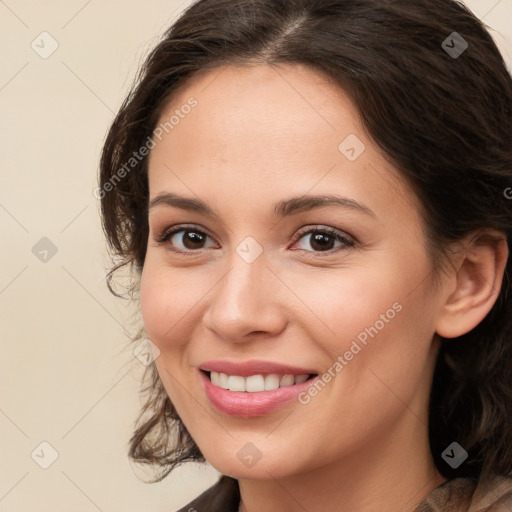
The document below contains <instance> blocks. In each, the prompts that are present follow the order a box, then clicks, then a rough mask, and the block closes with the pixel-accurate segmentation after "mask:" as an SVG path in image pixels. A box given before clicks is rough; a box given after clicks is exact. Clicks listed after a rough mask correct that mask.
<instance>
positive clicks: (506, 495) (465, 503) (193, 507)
mask: <svg viewBox="0 0 512 512" xmlns="http://www.w3.org/2000/svg"><path fill="white" fill-rule="evenodd" d="M239 503H240V490H239V488H238V482H237V480H235V479H234V478H231V477H228V476H225V475H222V476H221V477H220V478H219V481H218V482H217V483H216V484H214V485H212V486H211V487H210V488H208V489H207V490H206V491H204V492H203V493H202V494H201V495H200V496H198V497H197V498H196V499H194V500H193V501H191V502H190V503H189V504H188V505H185V506H184V507H183V508H180V509H179V510H178V511H177V512H238V506H239ZM414 512H512V477H505V476H495V477H494V478H492V479H491V480H490V481H488V482H482V481H475V480H473V479H471V478H455V479H453V480H447V481H446V482H444V483H443V484H441V485H440V486H439V487H437V488H436V489H434V490H433V491H432V492H431V493H430V495H429V496H428V497H427V498H426V499H425V500H423V501H422V502H421V503H420V504H419V505H418V506H417V507H416V509H415V510H414Z"/></svg>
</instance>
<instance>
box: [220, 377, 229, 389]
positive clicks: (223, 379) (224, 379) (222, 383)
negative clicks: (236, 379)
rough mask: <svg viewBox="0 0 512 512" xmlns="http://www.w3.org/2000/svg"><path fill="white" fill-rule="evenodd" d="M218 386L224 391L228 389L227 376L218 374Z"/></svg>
mask: <svg viewBox="0 0 512 512" xmlns="http://www.w3.org/2000/svg"><path fill="white" fill-rule="evenodd" d="M219 386H220V387H221V388H224V389H229V386H228V376H227V374H225V373H219Z"/></svg>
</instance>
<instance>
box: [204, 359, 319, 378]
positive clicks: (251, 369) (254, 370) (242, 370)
mask: <svg viewBox="0 0 512 512" xmlns="http://www.w3.org/2000/svg"><path fill="white" fill-rule="evenodd" d="M199 369H200V370H204V371H207V372H219V373H226V374H227V375H238V376H240V377H250V376H251V375H260V374H263V375H267V374H270V373H277V374H279V375H306V374H307V375H311V374H318V371H317V370H315V369H312V368H299V367H298V366H290V365H287V364H281V363H274V362H272V361H263V360H251V361H240V362H235V361H227V360H216V361H206V362H204V363H202V364H200V365H199Z"/></svg>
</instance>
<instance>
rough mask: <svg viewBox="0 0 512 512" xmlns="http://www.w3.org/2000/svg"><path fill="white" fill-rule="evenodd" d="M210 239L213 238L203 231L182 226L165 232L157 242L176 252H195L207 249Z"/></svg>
mask: <svg viewBox="0 0 512 512" xmlns="http://www.w3.org/2000/svg"><path fill="white" fill-rule="evenodd" d="M209 238H211V237H210V236H209V235H208V234H206V233H204V232H203V231H200V230H198V229H195V228H192V227H183V226H182V227H177V228H174V229H173V230H171V231H166V232H164V233H163V234H162V235H161V236H159V237H158V238H157V239H156V241H157V242H158V243H159V244H161V245H165V246H167V247H168V248H170V249H172V250H175V251H176V252H193V251H197V250H200V249H205V248H207V247H205V246H204V244H205V242H206V241H207V239H209ZM213 246H215V243H213Z"/></svg>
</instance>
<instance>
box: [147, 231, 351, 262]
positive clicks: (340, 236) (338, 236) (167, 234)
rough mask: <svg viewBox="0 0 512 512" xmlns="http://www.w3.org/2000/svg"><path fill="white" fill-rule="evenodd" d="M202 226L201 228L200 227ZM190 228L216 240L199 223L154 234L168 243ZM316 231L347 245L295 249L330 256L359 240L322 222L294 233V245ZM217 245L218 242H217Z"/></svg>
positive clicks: (193, 252) (170, 248) (159, 240)
mask: <svg viewBox="0 0 512 512" xmlns="http://www.w3.org/2000/svg"><path fill="white" fill-rule="evenodd" d="M198 228H200V229H198ZM187 229H189V230H190V231H196V232H197V233H201V234H203V235H206V236H208V237H209V238H211V239H212V240H213V241H214V242H215V237H213V236H212V235H211V234H210V233H209V232H208V230H206V229H204V228H202V227H200V226H199V225H198V224H176V225H174V226H172V227H170V228H164V229H163V230H161V231H159V233H158V234H156V235H155V236H154V240H155V242H156V243H157V245H159V246H160V245H166V243H167V241H168V240H169V239H170V238H171V237H172V236H174V235H175V234H176V233H179V232H181V231H186V230H187ZM315 232H323V233H327V234H328V235H329V236H331V237H333V238H335V240H337V241H339V242H340V243H342V244H344V245H345V247H338V248H334V249H329V250H327V251H308V250H306V249H293V250H295V251H300V252H302V253H308V254H313V255H315V257H322V255H325V256H329V255H333V254H336V253H338V252H339V251H341V250H343V249H350V248H353V247H354V246H355V245H356V244H357V243H358V241H357V240H356V238H355V237H353V236H352V235H349V234H348V233H346V232H344V231H341V230H339V229H337V228H333V227H330V226H325V225H321V224H317V225H310V226H305V227H303V228H301V229H299V231H298V232H297V233H296V234H295V235H294V237H293V240H292V245H295V244H296V243H297V242H298V241H300V240H301V238H303V237H304V236H306V235H309V234H311V233H315ZM215 244H216V245H218V244H217V242H215ZM205 249H210V248H209V247H206V248H203V249H196V250H183V249H175V248H172V247H169V250H171V251H174V252H176V253H179V254H197V253H199V252H200V251H201V250H205Z"/></svg>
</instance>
